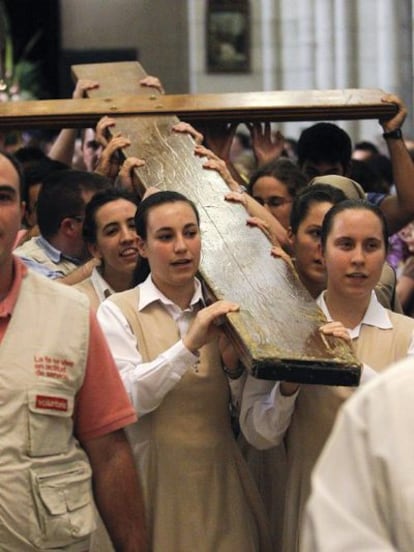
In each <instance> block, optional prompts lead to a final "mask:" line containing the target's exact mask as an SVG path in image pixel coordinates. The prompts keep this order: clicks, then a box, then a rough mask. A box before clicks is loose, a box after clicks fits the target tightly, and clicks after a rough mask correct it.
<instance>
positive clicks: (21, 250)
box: [14, 237, 77, 276]
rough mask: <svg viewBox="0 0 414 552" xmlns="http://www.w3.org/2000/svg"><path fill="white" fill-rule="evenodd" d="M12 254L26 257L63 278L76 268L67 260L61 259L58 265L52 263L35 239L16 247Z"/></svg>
mask: <svg viewBox="0 0 414 552" xmlns="http://www.w3.org/2000/svg"><path fill="white" fill-rule="evenodd" d="M14 253H15V254H16V255H18V256H19V257H28V258H29V259H33V260H34V261H36V262H37V263H39V264H41V265H43V266H45V267H46V268H48V269H49V270H57V271H59V272H61V273H62V275H63V276H67V275H68V274H70V273H71V272H72V271H73V270H75V268H77V265H76V264H75V263H73V262H72V261H70V260H69V259H64V258H61V259H60V261H59V262H58V263H54V262H53V261H52V259H50V258H49V257H48V256H47V254H46V252H45V250H44V249H43V248H42V247H40V245H39V244H38V243H37V238H36V237H35V238H32V239H30V240H28V241H27V242H25V243H23V244H22V245H20V246H19V247H17V248H16V249H15V250H14Z"/></svg>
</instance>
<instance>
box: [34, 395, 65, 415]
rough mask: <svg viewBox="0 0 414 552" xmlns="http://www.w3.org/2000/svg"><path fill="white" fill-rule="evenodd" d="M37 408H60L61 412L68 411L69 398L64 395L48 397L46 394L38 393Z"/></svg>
mask: <svg viewBox="0 0 414 552" xmlns="http://www.w3.org/2000/svg"><path fill="white" fill-rule="evenodd" d="M36 408H42V409H44V410H58V411H59V412H67V411H68V400H67V399H63V398H62V397H48V396H46V395H36Z"/></svg>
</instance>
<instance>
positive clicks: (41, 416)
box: [0, 271, 95, 552]
mask: <svg viewBox="0 0 414 552" xmlns="http://www.w3.org/2000/svg"><path fill="white" fill-rule="evenodd" d="M88 343H89V308H88V301H87V299H86V298H85V297H83V296H82V295H81V294H80V293H78V292H75V291H74V290H71V289H70V288H69V287H65V286H61V285H59V284H56V283H54V282H50V281H49V280H47V279H46V278H44V277H43V276H39V275H37V274H35V273H33V272H31V271H29V273H28V275H27V276H26V277H25V278H23V281H22V286H21V290H20V293H19V296H18V299H17V303H16V305H15V308H14V311H13V314H12V316H11V319H10V322H9V324H8V327H7V330H6V333H5V335H4V337H3V340H2V341H1V344H0V405H1V406H0V435H1V436H0V442H1V455H0V479H1V485H0V543H1V544H0V548H1V550H2V552H25V551H30V550H48V551H50V550H60V551H62V550H64V551H70V552H78V551H79V552H83V551H85V550H87V549H88V542H89V535H90V533H91V532H92V531H93V530H94V528H95V521H94V509H93V497H92V491H91V468H90V465H89V462H88V460H87V457H86V454H85V453H84V451H83V450H82V449H81V448H80V445H79V443H78V441H77V440H76V439H75V438H74V436H73V419H72V417H73V409H74V403H75V397H76V394H77V392H78V391H79V389H80V387H81V386H82V383H83V379H84V375H85V367H86V362H87V354H88Z"/></svg>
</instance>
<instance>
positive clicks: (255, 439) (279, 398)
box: [240, 375, 300, 449]
mask: <svg viewBox="0 0 414 552" xmlns="http://www.w3.org/2000/svg"><path fill="white" fill-rule="evenodd" d="M299 390H300V388H299ZM299 390H298V391H297V392H296V393H294V394H293V395H290V396H284V395H282V394H281V392H280V382H276V383H275V382H274V381H267V380H260V379H257V378H254V377H253V376H250V375H248V376H247V378H246V382H245V385H244V389H243V395H242V403H241V412H240V428H241V430H242V432H243V434H244V436H245V437H246V439H247V441H248V442H249V443H250V444H251V445H253V446H254V447H256V448H258V449H268V448H271V447H274V446H276V445H278V444H280V443H281V441H282V439H283V437H284V435H285V433H286V430H287V429H288V427H289V424H290V420H291V418H292V414H293V412H294V409H295V401H296V397H297V396H298V393H299Z"/></svg>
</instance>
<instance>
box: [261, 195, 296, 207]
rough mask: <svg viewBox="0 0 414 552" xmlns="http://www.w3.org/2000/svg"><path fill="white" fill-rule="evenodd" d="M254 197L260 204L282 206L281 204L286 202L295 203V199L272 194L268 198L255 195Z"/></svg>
mask: <svg viewBox="0 0 414 552" xmlns="http://www.w3.org/2000/svg"><path fill="white" fill-rule="evenodd" d="M253 199H255V200H256V201H257V203H260V205H269V207H280V206H281V205H285V203H293V199H288V198H286V197H280V196H270V197H269V198H267V199H262V198H261V197H255V196H253Z"/></svg>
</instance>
